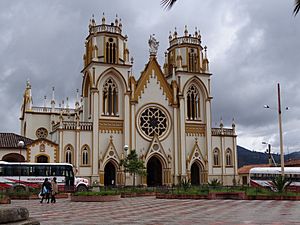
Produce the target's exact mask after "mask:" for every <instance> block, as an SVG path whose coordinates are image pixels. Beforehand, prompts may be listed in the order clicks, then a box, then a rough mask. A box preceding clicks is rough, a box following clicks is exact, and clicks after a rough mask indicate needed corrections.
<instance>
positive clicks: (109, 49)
mask: <svg viewBox="0 0 300 225" xmlns="http://www.w3.org/2000/svg"><path fill="white" fill-rule="evenodd" d="M113 41H114V40H113V38H109V39H108V42H106V62H107V63H113V64H115V63H116V44H115V43H113Z"/></svg>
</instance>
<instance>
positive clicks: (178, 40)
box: [164, 26, 209, 77]
mask: <svg viewBox="0 0 300 225" xmlns="http://www.w3.org/2000/svg"><path fill="white" fill-rule="evenodd" d="M169 44H170V47H169V48H168V50H167V52H166V54H165V64H164V73H165V76H166V77H170V76H172V73H173V68H175V70H176V71H184V72H191V73H208V72H209V71H208V59H207V55H206V46H205V47H204V48H203V47H202V45H201V35H200V31H198V30H197V28H195V33H194V34H190V33H189V32H188V29H187V26H185V29H184V35H183V36H181V37H180V36H178V34H177V31H176V28H175V31H174V33H173V35H172V34H171V32H170V36H169Z"/></svg>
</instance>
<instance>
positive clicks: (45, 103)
mask: <svg viewBox="0 0 300 225" xmlns="http://www.w3.org/2000/svg"><path fill="white" fill-rule="evenodd" d="M46 100H47V96H46V95H44V108H46V107H47V102H46Z"/></svg>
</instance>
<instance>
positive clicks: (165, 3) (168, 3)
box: [160, 0, 177, 9]
mask: <svg viewBox="0 0 300 225" xmlns="http://www.w3.org/2000/svg"><path fill="white" fill-rule="evenodd" d="M176 1H177V0H161V1H160V4H161V5H162V7H164V8H165V9H171V8H172V7H173V5H174V3H175V2H176Z"/></svg>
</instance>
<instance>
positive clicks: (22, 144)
mask: <svg viewBox="0 0 300 225" xmlns="http://www.w3.org/2000/svg"><path fill="white" fill-rule="evenodd" d="M24 145H25V143H24V141H19V142H18V148H19V149H20V166H19V184H20V183H21V181H20V180H21V162H22V161H21V160H22V158H21V156H22V152H21V151H22V148H24Z"/></svg>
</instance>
